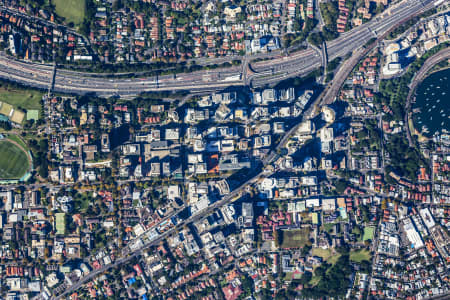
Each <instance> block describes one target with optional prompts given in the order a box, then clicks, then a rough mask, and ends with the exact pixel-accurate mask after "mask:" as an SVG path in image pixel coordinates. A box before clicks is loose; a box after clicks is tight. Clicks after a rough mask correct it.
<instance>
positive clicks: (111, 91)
mask: <svg viewBox="0 0 450 300" xmlns="http://www.w3.org/2000/svg"><path fill="white" fill-rule="evenodd" d="M438 1H439V0H403V1H401V2H400V3H398V4H396V5H394V6H393V7H391V8H390V9H389V10H387V11H386V12H384V13H383V14H382V15H380V16H378V17H376V18H374V19H372V20H371V21H370V22H367V23H365V24H363V25H361V26H359V27H357V28H355V29H353V30H351V31H348V32H346V33H344V34H342V35H341V36H340V37H339V38H337V39H336V40H333V41H331V42H328V43H327V45H326V47H327V55H328V58H329V60H332V59H334V58H336V57H339V56H345V55H347V54H348V53H352V52H353V51H354V50H356V49H358V48H360V47H362V46H363V45H364V44H365V43H367V42H368V41H369V40H370V39H372V38H376V37H380V36H382V35H383V34H384V33H386V32H387V31H388V30H389V29H391V28H393V27H395V26H396V25H398V24H400V23H401V22H403V21H404V20H405V19H408V18H410V17H411V16H413V15H416V14H418V13H420V12H422V11H424V10H426V9H429V8H431V7H433V6H434V5H435V3H437V2H438ZM250 60H251V57H249V58H248V59H246V60H245V63H244V64H243V65H242V66H233V67H230V68H224V69H215V70H209V71H205V70H202V71H197V72H192V73H188V74H186V73H183V74H177V75H163V76H152V77H144V78H137V79H136V78H133V79H126V78H108V77H105V76H102V75H101V74H90V73H81V72H75V71H69V70H63V69H57V71H56V74H54V72H53V69H54V67H53V65H49V64H47V65H46V64H38V63H29V62H24V61H18V60H14V59H12V58H10V57H7V56H6V55H4V54H0V77H1V78H6V79H9V80H12V81H17V82H20V83H22V84H26V85H30V86H35V87H40V88H45V89H47V88H48V87H49V86H50V85H51V84H52V83H54V84H53V90H54V91H56V92H65V93H74V94H85V93H95V94H97V95H99V96H114V95H116V96H121V97H130V96H133V95H137V94H140V93H142V92H148V91H162V90H195V91H202V90H215V89H222V88H226V87H228V86H231V85H244V84H246V83H251V84H252V85H253V86H255V87H260V86H264V85H267V84H273V83H276V82H279V81H280V80H284V79H286V78H289V77H293V76H302V75H305V74H307V73H309V72H311V71H313V70H315V69H317V68H319V67H320V66H322V64H323V61H322V58H321V55H319V54H318V53H317V52H316V51H314V50H313V49H311V48H308V49H306V50H302V51H298V52H294V53H292V54H290V55H288V56H282V57H278V58H274V59H271V60H266V61H260V62H256V63H253V64H252V65H251V67H252V70H253V71H254V72H245V71H244V70H245V69H246V68H247V61H250ZM53 75H55V76H54V82H53Z"/></svg>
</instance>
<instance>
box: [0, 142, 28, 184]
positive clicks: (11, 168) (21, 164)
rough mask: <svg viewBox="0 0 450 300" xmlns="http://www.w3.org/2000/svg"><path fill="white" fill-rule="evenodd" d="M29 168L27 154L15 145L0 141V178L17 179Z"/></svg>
mask: <svg viewBox="0 0 450 300" xmlns="http://www.w3.org/2000/svg"><path fill="white" fill-rule="evenodd" d="M29 167H30V164H29V161H28V156H27V153H25V152H24V151H23V150H22V149H21V148H19V147H18V146H17V145H16V144H14V143H12V142H10V141H7V140H2V141H0V178H1V179H19V178H21V177H22V176H23V175H25V173H26V172H27V170H28V168H29Z"/></svg>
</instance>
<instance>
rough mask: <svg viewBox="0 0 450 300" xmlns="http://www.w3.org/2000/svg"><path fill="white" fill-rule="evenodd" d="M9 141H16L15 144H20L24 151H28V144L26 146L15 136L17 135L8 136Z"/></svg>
mask: <svg viewBox="0 0 450 300" xmlns="http://www.w3.org/2000/svg"><path fill="white" fill-rule="evenodd" d="M8 140H12V141H14V142H16V143H17V144H19V145H20V146H21V147H23V148H24V149H27V148H28V147H27V144H25V142H24V141H23V140H22V139H21V138H20V137H18V136H17V135H15V134H9V135H8Z"/></svg>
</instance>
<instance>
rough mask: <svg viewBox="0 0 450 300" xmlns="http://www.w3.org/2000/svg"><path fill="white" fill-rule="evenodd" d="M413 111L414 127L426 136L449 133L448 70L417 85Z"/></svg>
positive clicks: (435, 74) (449, 91)
mask: <svg viewBox="0 0 450 300" xmlns="http://www.w3.org/2000/svg"><path fill="white" fill-rule="evenodd" d="M416 95H417V96H416V103H415V104H413V109H415V108H419V109H420V112H417V113H415V114H414V117H413V120H414V126H415V128H416V129H417V130H419V131H421V132H422V134H424V135H426V136H432V135H433V134H435V133H441V132H442V129H445V130H447V131H450V69H447V70H443V71H439V72H436V73H433V74H431V75H430V76H428V77H427V78H425V80H424V81H423V82H422V83H420V84H419V86H418V88H417V91H416Z"/></svg>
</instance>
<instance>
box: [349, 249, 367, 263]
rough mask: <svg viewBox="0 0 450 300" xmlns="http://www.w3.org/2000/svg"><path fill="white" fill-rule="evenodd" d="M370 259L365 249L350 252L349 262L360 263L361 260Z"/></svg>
mask: <svg viewBox="0 0 450 300" xmlns="http://www.w3.org/2000/svg"><path fill="white" fill-rule="evenodd" d="M371 258H372V255H370V251H369V250H367V249H362V250H359V251H352V252H350V260H351V261H354V262H358V263H360V262H362V261H363V260H368V261H370V259H371Z"/></svg>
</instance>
